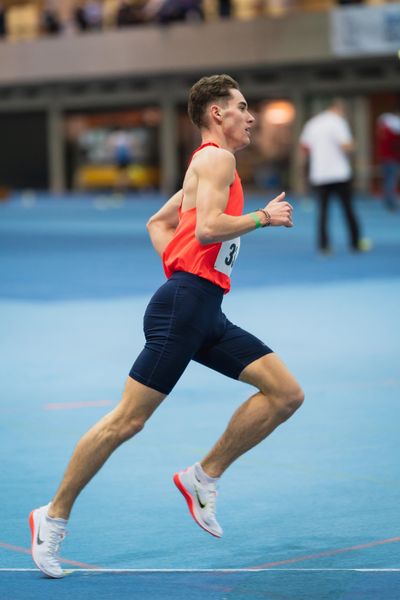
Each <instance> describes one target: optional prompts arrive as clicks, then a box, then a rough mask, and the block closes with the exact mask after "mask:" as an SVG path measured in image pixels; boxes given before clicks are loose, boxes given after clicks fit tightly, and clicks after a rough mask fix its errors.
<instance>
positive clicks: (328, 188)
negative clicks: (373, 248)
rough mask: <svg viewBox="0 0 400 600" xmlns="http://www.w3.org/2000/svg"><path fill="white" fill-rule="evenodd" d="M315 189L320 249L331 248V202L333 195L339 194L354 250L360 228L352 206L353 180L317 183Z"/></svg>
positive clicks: (358, 238)
mask: <svg viewBox="0 0 400 600" xmlns="http://www.w3.org/2000/svg"><path fill="white" fill-rule="evenodd" d="M315 191H316V194H317V196H318V204H319V217H318V245H319V249H320V250H329V232H328V216H329V203H330V200H331V198H332V197H333V196H337V197H338V198H339V200H340V203H341V205H342V210H343V213H344V216H345V219H346V224H347V227H348V230H349V237H350V244H351V247H352V248H353V249H354V250H357V249H358V243H359V240H360V230H359V226H358V223H357V219H356V216H355V214H354V210H353V206H352V196H353V194H352V186H351V180H350V179H349V180H348V181H340V182H336V183H325V184H324V185H316V186H315Z"/></svg>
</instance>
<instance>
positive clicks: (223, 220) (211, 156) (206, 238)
mask: <svg viewBox="0 0 400 600" xmlns="http://www.w3.org/2000/svg"><path fill="white" fill-rule="evenodd" d="M235 166H236V162H235V158H234V156H233V154H231V153H230V152H228V151H226V150H223V151H221V149H214V148H210V149H209V150H207V151H206V152H203V153H202V156H201V157H199V159H198V160H197V161H196V165H194V168H195V170H196V173H197V176H198V187H197V194H196V214H197V221H196V237H197V239H198V240H199V242H200V243H201V244H211V243H215V242H224V241H226V240H231V239H233V238H235V237H237V236H240V235H243V234H245V233H249V232H250V231H253V230H254V229H255V228H256V221H255V219H254V217H253V216H252V213H248V214H244V215H241V216H238V217H233V216H231V215H226V214H225V213H224V210H225V208H226V205H227V202H228V198H229V187H230V185H231V184H232V183H233V180H234V176H235ZM284 197H285V194H284V193H282V194H279V196H277V197H276V198H274V199H273V200H271V202H269V203H268V204H267V206H266V207H265V210H267V211H268V213H269V214H270V217H271V222H270V224H271V225H276V226H279V225H284V226H285V227H292V225H293V222H292V207H291V206H290V204H289V203H288V202H285V201H284ZM257 217H258V219H259V220H260V222H261V224H264V223H266V221H267V218H266V217H265V215H264V214H263V213H262V212H257Z"/></svg>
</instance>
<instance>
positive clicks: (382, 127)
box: [377, 113, 400, 162]
mask: <svg viewBox="0 0 400 600" xmlns="http://www.w3.org/2000/svg"><path fill="white" fill-rule="evenodd" d="M377 150H378V158H379V160H381V161H389V160H390V161H397V162H400V115H396V114H393V113H384V114H383V115H381V116H380V117H379V119H378V123H377Z"/></svg>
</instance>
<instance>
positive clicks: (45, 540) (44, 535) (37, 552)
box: [29, 504, 67, 579]
mask: <svg viewBox="0 0 400 600" xmlns="http://www.w3.org/2000/svg"><path fill="white" fill-rule="evenodd" d="M49 506H50V504H47V506H42V507H40V508H36V509H35V510H33V511H32V512H31V514H30V515H29V525H30V528H31V532H32V558H33V560H34V562H35V564H36V566H37V567H38V568H39V569H40V570H41V571H42V572H43V573H44V574H45V575H47V576H48V577H55V578H57V579H58V578H60V577H64V575H65V572H64V571H63V570H62V568H61V565H60V556H59V549H60V544H61V542H62V541H63V539H64V538H65V536H66V533H67V531H66V525H67V522H66V521H65V520H64V519H52V518H50V517H49V516H48V510H49Z"/></svg>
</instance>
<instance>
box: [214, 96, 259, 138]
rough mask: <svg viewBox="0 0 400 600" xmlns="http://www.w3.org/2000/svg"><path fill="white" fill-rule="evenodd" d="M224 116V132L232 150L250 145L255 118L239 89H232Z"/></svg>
mask: <svg viewBox="0 0 400 600" xmlns="http://www.w3.org/2000/svg"><path fill="white" fill-rule="evenodd" d="M222 116H223V122H222V123H223V129H224V133H225V136H226V138H227V141H228V143H229V144H230V145H232V150H240V148H245V147H246V146H248V145H249V144H250V130H251V128H252V126H253V124H254V122H255V118H254V117H253V115H252V114H250V113H249V109H248V106H247V102H246V100H245V99H244V96H243V94H242V93H241V92H239V90H235V89H233V90H231V98H230V99H229V101H228V102H227V104H226V105H225V106H223V107H222Z"/></svg>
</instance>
